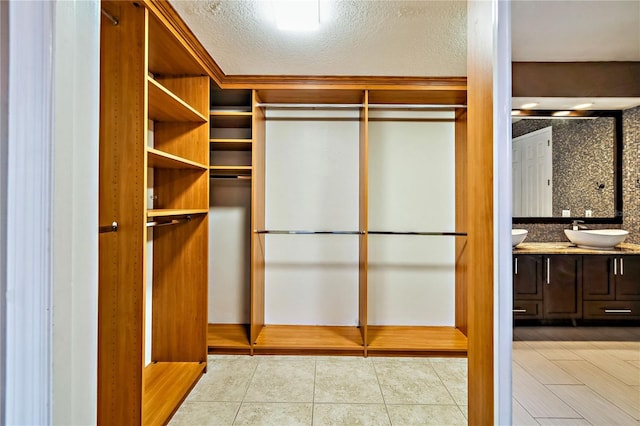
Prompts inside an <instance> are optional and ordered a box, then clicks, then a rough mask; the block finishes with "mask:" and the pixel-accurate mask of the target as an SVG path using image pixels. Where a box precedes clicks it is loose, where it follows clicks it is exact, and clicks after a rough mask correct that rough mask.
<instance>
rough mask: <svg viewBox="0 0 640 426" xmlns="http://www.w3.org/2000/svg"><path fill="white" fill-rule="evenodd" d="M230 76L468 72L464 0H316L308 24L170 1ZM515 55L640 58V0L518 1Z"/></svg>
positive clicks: (264, 9)
mask: <svg viewBox="0 0 640 426" xmlns="http://www.w3.org/2000/svg"><path fill="white" fill-rule="evenodd" d="M170 3H171V4H172V5H173V6H174V8H175V9H176V10H177V12H178V13H179V14H180V16H181V17H182V18H183V19H184V20H185V22H186V23H187V25H188V26H189V27H190V28H191V29H192V31H193V32H194V34H195V35H196V36H197V37H198V39H199V40H200V41H201V42H202V44H203V45H204V46H205V48H206V49H207V50H208V51H209V53H210V54H211V56H212V57H213V58H214V59H215V61H216V62H217V63H218V65H219V66H220V67H221V68H222V70H223V71H224V72H225V74H227V75H358V76H367V75H380V76H383V75H390V76H450V77H454V76H464V75H466V2H465V1H463V0H450V1H432V0H418V1H405V0H320V4H321V7H320V10H321V24H320V28H319V29H318V30H316V31H313V32H308V33H296V32H285V31H280V30H278V29H277V28H276V25H275V17H274V16H273V5H272V2H271V1H269V0H170ZM511 9H512V57H513V60H514V61H640V0H623V1H613V0H599V1H598V0H551V1H548V0H515V1H512V3H511Z"/></svg>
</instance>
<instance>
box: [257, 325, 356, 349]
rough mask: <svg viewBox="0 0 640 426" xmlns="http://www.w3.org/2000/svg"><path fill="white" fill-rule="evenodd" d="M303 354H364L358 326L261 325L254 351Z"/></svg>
mask: <svg viewBox="0 0 640 426" xmlns="http://www.w3.org/2000/svg"><path fill="white" fill-rule="evenodd" d="M282 350H287V351H291V352H299V353H303V352H305V351H311V352H314V353H319V352H320V353H322V352H342V351H346V352H349V351H350V352H360V355H362V354H363V353H364V346H363V344H362V337H361V336H360V330H359V329H358V328H357V327H338V326H304V325H266V326H264V327H263V329H262V331H261V332H260V335H259V336H258V339H257V340H256V344H255V346H254V352H255V353H258V352H260V351H264V352H269V351H282Z"/></svg>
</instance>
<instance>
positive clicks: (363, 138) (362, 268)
mask: <svg viewBox="0 0 640 426" xmlns="http://www.w3.org/2000/svg"><path fill="white" fill-rule="evenodd" d="M363 103H364V107H363V108H362V109H361V110H360V142H359V144H360V146H359V163H360V165H359V173H360V178H359V182H360V188H359V192H360V194H359V198H360V199H359V225H358V226H359V229H358V230H359V231H360V232H367V230H368V229H369V91H365V92H364V100H363ZM358 239H359V260H358V326H359V328H360V335H361V336H362V341H363V342H364V356H367V342H368V340H367V321H368V319H367V318H368V315H367V306H368V304H369V290H368V274H367V271H368V265H369V236H368V235H367V234H366V233H365V234H364V235H360V236H359V237H358Z"/></svg>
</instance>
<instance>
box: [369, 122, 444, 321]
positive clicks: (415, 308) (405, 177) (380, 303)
mask: <svg viewBox="0 0 640 426" xmlns="http://www.w3.org/2000/svg"><path fill="white" fill-rule="evenodd" d="M369 116H370V119H372V120H371V121H370V123H369V231H395V232H444V231H448V232H451V231H453V230H454V229H455V152H454V123H453V118H454V117H453V113H451V112H415V111H394V112H389V111H385V112H383V111H375V110H371V111H370V112H369ZM377 119H383V120H381V121H377ZM430 120H433V121H430ZM454 243H455V241H454V237H448V236H398V235H391V236H389V235H370V236H369V275H368V283H369V284H368V285H369V295H368V297H369V299H368V323H369V324H370V325H447V326H451V325H454V320H455V292H454V290H455V258H454Z"/></svg>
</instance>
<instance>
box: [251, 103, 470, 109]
mask: <svg viewBox="0 0 640 426" xmlns="http://www.w3.org/2000/svg"><path fill="white" fill-rule="evenodd" d="M256 106H257V107H266V108H283V109H308V108H335V109H354V108H362V107H363V106H364V104H292V103H258V104H256ZM466 107H467V106H466V105H464V104H369V109H403V110H405V109H441V108H466Z"/></svg>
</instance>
